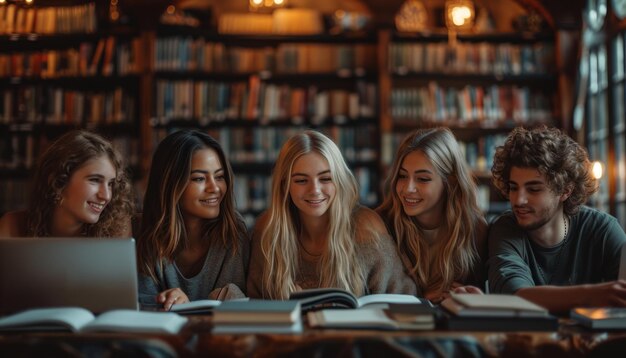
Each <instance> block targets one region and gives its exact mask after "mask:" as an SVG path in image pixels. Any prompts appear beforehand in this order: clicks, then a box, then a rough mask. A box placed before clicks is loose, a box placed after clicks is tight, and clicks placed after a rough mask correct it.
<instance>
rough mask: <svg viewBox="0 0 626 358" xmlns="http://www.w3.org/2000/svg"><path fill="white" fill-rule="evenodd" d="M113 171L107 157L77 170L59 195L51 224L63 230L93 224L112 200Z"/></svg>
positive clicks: (113, 168)
mask: <svg viewBox="0 0 626 358" xmlns="http://www.w3.org/2000/svg"><path fill="white" fill-rule="evenodd" d="M116 174H117V173H116V171H115V167H114V166H113V164H112V163H111V160H109V158H108V157H107V156H106V155H103V156H100V157H97V158H94V159H91V160H89V161H87V162H86V163H85V164H84V165H83V166H81V167H80V168H78V169H77V170H76V171H75V172H74V173H73V174H72V175H71V176H70V180H69V182H68V183H67V186H66V187H65V188H64V189H63V191H62V192H61V202H60V203H59V205H58V206H57V207H56V208H55V211H54V220H55V222H56V223H60V224H61V225H62V226H66V228H74V227H76V226H82V225H83V224H95V223H97V222H98V220H99V219H100V214H102V212H103V211H104V209H105V207H106V206H107V204H108V203H109V202H110V201H111V197H112V196H113V183H114V182H115V178H116Z"/></svg>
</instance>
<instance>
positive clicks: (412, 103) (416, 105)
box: [390, 82, 552, 124]
mask: <svg viewBox="0 0 626 358" xmlns="http://www.w3.org/2000/svg"><path fill="white" fill-rule="evenodd" d="M390 109H391V116H392V117H393V118H395V119H418V120H430V121H456V122H458V123H467V122H473V121H481V122H484V123H492V124H495V123H497V122H498V121H502V120H511V119H512V120H514V121H516V122H521V123H527V122H530V121H542V122H545V121H548V120H549V119H550V118H552V106H551V101H550V99H549V98H548V96H547V95H546V94H545V93H543V92H542V91H541V90H539V89H537V90H535V89H531V88H530V87H518V86H507V85H492V86H488V87H481V86H470V85H468V86H465V87H463V88H456V87H442V86H441V85H439V84H438V83H436V82H430V83H429V84H428V86H423V87H414V88H396V89H393V90H392V91H391V106H390Z"/></svg>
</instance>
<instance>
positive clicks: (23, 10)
mask: <svg viewBox="0 0 626 358" xmlns="http://www.w3.org/2000/svg"><path fill="white" fill-rule="evenodd" d="M96 29H97V15H96V4H95V3H93V2H92V3H87V4H83V5H76V6H54V7H32V6H20V5H17V4H11V3H9V4H7V3H6V2H4V1H3V2H2V3H1V4H0V35H3V34H30V33H37V34H66V33H92V32H95V31H96Z"/></svg>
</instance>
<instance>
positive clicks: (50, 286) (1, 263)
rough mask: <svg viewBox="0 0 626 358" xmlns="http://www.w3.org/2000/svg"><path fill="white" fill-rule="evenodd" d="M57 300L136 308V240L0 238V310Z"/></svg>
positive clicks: (52, 303)
mask: <svg viewBox="0 0 626 358" xmlns="http://www.w3.org/2000/svg"><path fill="white" fill-rule="evenodd" d="M61 306H79V307H84V308H86V309H88V310H90V311H92V312H94V313H100V312H104V311H108V310H112V309H118V308H126V309H137V308H138V304H137V265H136V258H135V240H134V239H115V238H0V316H2V315H7V314H11V313H15V312H17V311H21V310H25V309H29V308H36V307H61Z"/></svg>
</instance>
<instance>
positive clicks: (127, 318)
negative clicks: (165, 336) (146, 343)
mask: <svg viewBox="0 0 626 358" xmlns="http://www.w3.org/2000/svg"><path fill="white" fill-rule="evenodd" d="M185 323H187V318H185V317H182V316H179V315H178V314H176V313H170V312H142V311H133V310H114V311H109V312H105V313H103V314H101V315H100V316H98V317H97V318H96V319H94V320H93V321H91V322H90V323H89V324H87V325H86V326H85V327H83V329H81V332H140V333H169V334H176V333H178V332H179V331H180V329H181V328H182V327H183V326H184V325H185Z"/></svg>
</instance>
